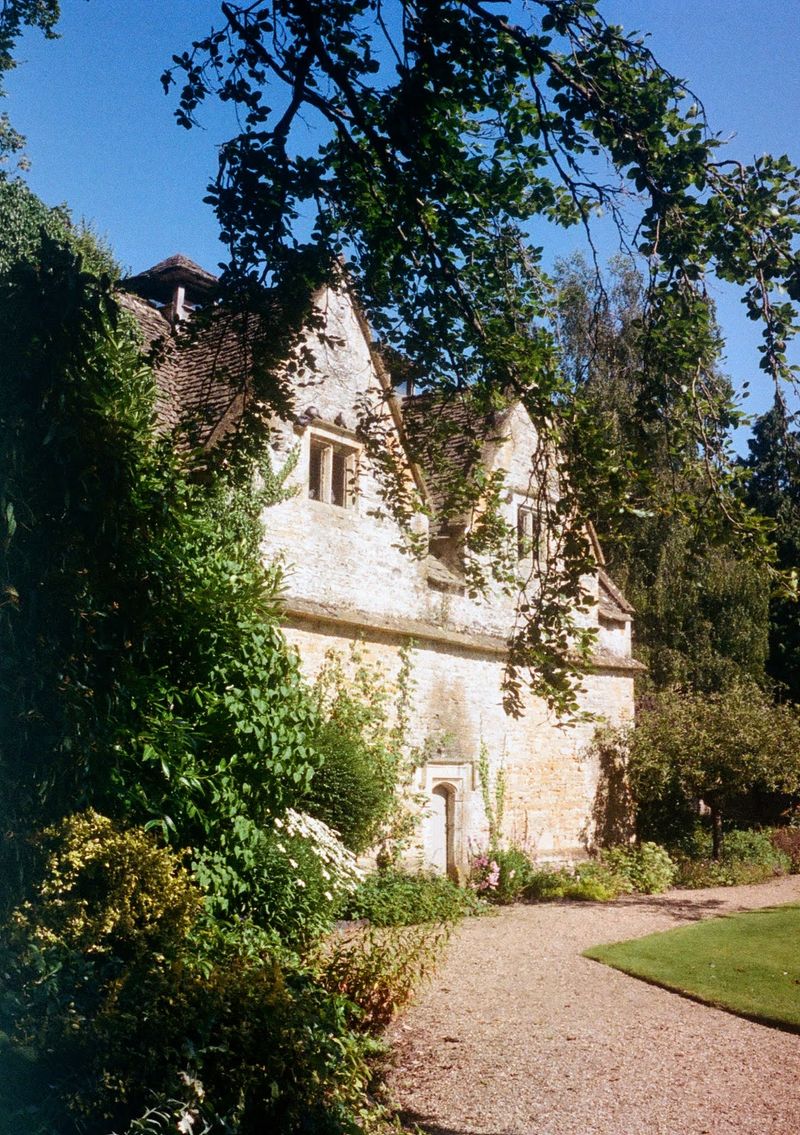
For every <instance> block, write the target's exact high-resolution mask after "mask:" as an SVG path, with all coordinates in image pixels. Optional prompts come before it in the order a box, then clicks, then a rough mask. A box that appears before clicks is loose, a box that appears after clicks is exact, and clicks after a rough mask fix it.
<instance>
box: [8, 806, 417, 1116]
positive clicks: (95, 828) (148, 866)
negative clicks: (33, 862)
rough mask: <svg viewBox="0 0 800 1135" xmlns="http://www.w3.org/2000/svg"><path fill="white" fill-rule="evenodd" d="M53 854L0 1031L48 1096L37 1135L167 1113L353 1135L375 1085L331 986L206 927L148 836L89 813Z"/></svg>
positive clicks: (281, 954) (187, 887)
mask: <svg viewBox="0 0 800 1135" xmlns="http://www.w3.org/2000/svg"><path fill="white" fill-rule="evenodd" d="M46 841H47V844H48V852H47V858H46V866H45V872H44V876H43V879H42V881H41V883H40V885H39V887H38V888H37V891H36V894H35V896H34V897H32V898H31V899H30V900H29V901H27V902H26V903H24V904H22V905H21V906H20V907H19V909H18V910H17V911H16V912H15V913H14V916H13V918H12V920H11V922H10V926H9V928H8V929H7V931H6V933H5V935H4V938H3V942H2V962H3V965H2V973H3V975H4V978H3V985H4V988H3V1002H2V1003H3V1006H4V1009H5V1015H6V1017H7V1018H8V1020H6V1021H4V1022H3V1023H4V1025H5V1026H6V1027H7V1028H8V1030H9V1031H10V1033H11V1035H12V1037H13V1040H14V1041H15V1043H16V1044H17V1045H25V1046H28V1048H29V1049H30V1050H31V1051H32V1053H33V1054H34V1055H35V1057H36V1058H37V1059H38V1072H39V1084H38V1089H39V1090H38V1091H37V1092H36V1094H34V1095H33V1096H32V1098H29V1099H28V1100H18V1101H15V1102H16V1103H18V1104H21V1105H23V1106H24V1107H26V1111H25V1120H24V1129H25V1130H26V1131H27V1132H30V1135H35V1133H37V1132H41V1135H44V1132H47V1133H48V1135H50V1133H51V1132H58V1135H77V1133H78V1132H81V1133H82V1135H107V1133H108V1131H109V1130H110V1129H111V1128H112V1127H114V1128H115V1129H117V1130H124V1129H126V1127H127V1125H128V1123H129V1122H131V1121H133V1120H134V1119H135V1117H136V1116H143V1115H145V1113H146V1112H147V1111H148V1110H151V1109H152V1108H153V1107H154V1106H156V1105H155V1102H154V1101H158V1100H161V1101H164V1103H163V1105H159V1106H160V1107H161V1110H162V1111H163V1110H164V1107H167V1111H169V1110H170V1109H172V1111H173V1112H174V1110H175V1108H178V1110H180V1108H181V1107H183V1109H184V1112H186V1113H188V1112H189V1111H191V1110H194V1111H196V1113H197V1115H198V1116H199V1117H201V1118H202V1119H203V1121H205V1120H208V1121H209V1122H212V1121H213V1123H215V1124H216V1126H215V1127H214V1130H220V1131H222V1130H232V1131H234V1130H235V1131H236V1132H237V1133H239V1135H262V1133H263V1131H265V1130H270V1131H275V1132H285V1133H294V1132H299V1131H307V1130H314V1131H320V1132H339V1131H344V1130H353V1127H354V1121H353V1119H352V1117H353V1116H354V1115H355V1114H356V1113H357V1111H358V1110H359V1108H360V1107H361V1105H362V1103H363V1092H364V1089H365V1086H366V1082H367V1077H368V1072H367V1066H366V1063H365V1061H364V1050H363V1044H362V1042H361V1040H360V1039H359V1036H358V1034H357V1033H356V1032H354V1031H353V1029H352V1027H351V1025H352V1022H353V1019H354V1012H355V1011H354V1009H353V1006H352V1005H351V1004H350V1003H349V1002H348V1001H347V1000H346V999H345V997H344V996H343V995H342V994H340V993H339V992H337V990H336V989H335V988H334V984H335V983H333V982H332V981H331V982H329V983H328V984H327V985H326V984H323V983H322V982H321V980H320V974H319V973H318V972H317V971H316V970H313V969H310V968H308V967H306V966H303V965H302V964H301V963H300V962H299V961H298V960H297V958H296V957H295V956H293V955H291V954H288V953H287V952H286V951H285V950H281V949H279V948H276V946H275V944H274V942H270V941H269V940H268V939H267V938H266V937H265V936H264V934H263V932H262V931H260V930H259V929H258V928H257V927H255V926H253V925H252V924H247V923H240V924H238V925H237V926H236V927H228V928H225V927H223V926H222V925H221V924H220V923H218V922H216V923H215V922H209V921H208V919H207V918H206V917H205V905H204V902H203V898H202V895H201V893H200V892H199V891H198V888H197V886H196V884H195V883H194V882H193V881H192V879H191V877H190V876H189V874H188V872H187V871H186V870H185V868H183V867H182V866H181V864H180V861H179V860H178V858H177V857H176V856H175V855H174V853H172V852H170V851H169V850H167V849H165V848H162V847H158V846H157V845H156V844H155V843H154V842H153V839H152V837H150V836H147V835H145V834H144V833H142V832H141V831H138V830H135V829H133V830H127V831H120V830H118V829H117V828H115V826H114V825H113V824H112V823H111V822H110V821H109V820H107V819H106V818H104V817H101V816H98V815H96V814H95V813H87V814H84V815H81V816H76V817H73V818H71V819H69V820H68V821H66V822H65V823H64V824H63V825H62V826H61V827H60V829H59V830H57V831H56V830H53V831H50V832H48V833H47V836H46ZM417 952H418V954H419V955H420V956H419V958H418V959H417V960H415V961H414V962H413V963H409V974H410V973H411V972H412V970H413V972H414V973H416V972H419V969H420V964H419V963H420V962H421V953H422V951H421V950H420V949H418V951H417ZM402 964H403V963H402V958H401V957H400V951H398V957H397V959H396V962H395V968H396V969H398V970H399V969H401V968H402ZM414 967H416V968H414ZM409 979H410V978H409ZM398 984H399V985H402V982H400V983H398ZM403 988H405V987H404V986H403ZM404 995H405V994H401V993H400V992H398V993H397V996H398V997H400V998H401V997H402V996H404ZM193 1084H194V1085H195V1086H196V1087H195V1088H192V1085H193ZM169 1100H172V1101H173V1104H169V1105H167V1101H169ZM157 1110H158V1109H157ZM348 1117H349V1118H348ZM156 1118H157V1117H155V1116H154V1117H153V1122H155V1121H156ZM198 1122H199V1120H198ZM20 1123H21V1124H22V1123H23V1120H22V1118H20ZM142 1129H144V1130H146V1129H147V1128H146V1127H145V1128H142ZM172 1129H173V1130H174V1127H173V1128H172ZM198 1129H200V1130H202V1127H199V1128H198Z"/></svg>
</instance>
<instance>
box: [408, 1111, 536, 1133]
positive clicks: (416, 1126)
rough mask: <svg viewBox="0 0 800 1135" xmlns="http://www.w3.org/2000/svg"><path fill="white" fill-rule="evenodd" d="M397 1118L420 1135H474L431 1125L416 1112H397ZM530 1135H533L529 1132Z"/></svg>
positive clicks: (471, 1131) (463, 1129)
mask: <svg viewBox="0 0 800 1135" xmlns="http://www.w3.org/2000/svg"><path fill="white" fill-rule="evenodd" d="M396 1116H397V1118H398V1119H399V1120H400V1122H401V1123H402V1124H403V1127H404V1128H405V1127H408V1128H409V1129H410V1130H412V1131H414V1130H416V1131H419V1132H420V1135H476V1132H475V1129H474V1128H468V1127H442V1126H441V1125H440V1124H438V1123H431V1122H430V1121H429V1119H428V1117H427V1116H425V1115H420V1113H419V1112H416V1111H398V1112H396ZM480 1135H508V1133H507V1132H505V1131H481V1132H480ZM530 1135H535V1132H533V1131H531V1132H530Z"/></svg>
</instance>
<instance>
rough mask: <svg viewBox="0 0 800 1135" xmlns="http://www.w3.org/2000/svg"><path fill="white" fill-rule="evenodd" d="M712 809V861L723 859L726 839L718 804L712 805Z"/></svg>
mask: <svg viewBox="0 0 800 1135" xmlns="http://www.w3.org/2000/svg"><path fill="white" fill-rule="evenodd" d="M710 807H711V857H712V859H714V860H715V861H716V860H719V859H721V858H722V852H723V850H724V837H723V834H722V812H721V811H720V810H719V808H718V807H717V806H716V804H712V805H710Z"/></svg>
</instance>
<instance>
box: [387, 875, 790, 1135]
mask: <svg viewBox="0 0 800 1135" xmlns="http://www.w3.org/2000/svg"><path fill="white" fill-rule="evenodd" d="M788 902H800V877H797V876H795V877H789V878H784V879H779V880H775V881H774V882H770V883H764V884H761V885H759V886H750V887H736V888H718V889H712V890H704V891H673V892H671V893H670V894H667V895H660V896H658V897H635V898H634V897H631V898H626V899H622V900H620V901H619V902H616V903H614V904H612V905H600V904H590V905H579V904H567V903H559V904H553V905H541V906H516V907H510V908H508V909H506V910H503V911H501V912H500V913H499V914H498V915H497V917H487V918H480V919H470V920H469V921H468V922H467V923H466V924H464V925H463V927H462V928H461V929H460V930H459V932H458V934H457V935H456V937H455V938H454V940H453V942H452V944H451V946H450V948H449V951H448V955H447V958H446V959H445V961H444V962H443V964H442V966H441V968H440V969H439V971H438V974H437V975H436V977H435V978H434V981H433V983H432V984H431V986H430V987H429V988H428V989H427V990H426V991H425V992H424V993H423V994H422V995H421V996H420V998H419V1000H418V1001H417V1003H416V1004H415V1005H414V1006H413V1007H412V1008H411V1009H410V1010H409V1011H408V1012H407V1013H406V1014H405V1015H404V1016H403V1017H402V1018H401V1019H400V1020H399V1021H398V1022H396V1023H395V1024H394V1025H393V1027H392V1029H391V1030H390V1033H389V1039H390V1041H391V1042H392V1044H393V1046H394V1052H395V1059H394V1067H393V1070H392V1071H391V1073H390V1076H389V1088H390V1092H391V1094H392V1096H393V1099H394V1101H395V1103H396V1104H397V1105H398V1106H399V1108H400V1109H401V1113H402V1115H403V1117H404V1119H405V1120H406V1121H407V1122H409V1123H411V1122H416V1123H418V1124H419V1125H420V1127H421V1128H422V1130H423V1131H426V1132H430V1133H431V1135H701V1133H702V1135H800V1082H798V1073H799V1072H800V1036H795V1035H792V1034H789V1033H784V1032H780V1031H778V1030H777V1029H771V1028H767V1027H766V1026H764V1025H758V1024H755V1023H753V1022H750V1021H746V1020H743V1019H741V1018H739V1017H735V1016H733V1015H732V1014H730V1013H724V1012H722V1011H720V1010H717V1009H711V1008H709V1007H707V1006H704V1005H699V1004H697V1003H695V1002H693V1001H688V1000H686V999H685V998H683V997H679V996H677V995H676V994H672V993H668V992H667V991H666V990H662V989H658V988H656V987H654V986H651V985H647V984H645V983H644V982H641V981H637V980H636V979H635V978H632V977H628V976H626V975H625V974H622V973H619V972H617V971H616V970H612V969H609V968H608V967H606V966H603V965H599V964H598V963H597V962H591V961H589V960H588V959H586V958H582V957H581V956H580V953H581V951H582V950H584V949H586V948H587V947H588V946H591V945H597V944H598V943H600V942H616V941H621V940H623V939H625V938H634V937H639V936H642V935H644V934H650V933H652V932H653V931H656V930H667V929H671V928H672V927H675V926H679V925H681V924H683V923H686V922H690V921H693V920H696V919H699V918H707V917H711V916H712V915H715V914H720V913H723V912H725V911H728V910H747V909H752V908H755V907H763V906H771V905H773V904H778V903H788ZM798 949H799V951H800V943H798Z"/></svg>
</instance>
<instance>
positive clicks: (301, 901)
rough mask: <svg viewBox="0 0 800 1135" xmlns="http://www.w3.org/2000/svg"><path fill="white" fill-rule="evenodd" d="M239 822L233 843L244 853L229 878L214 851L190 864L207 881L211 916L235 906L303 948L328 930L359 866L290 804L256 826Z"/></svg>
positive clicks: (315, 822)
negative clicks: (230, 898) (245, 856)
mask: <svg viewBox="0 0 800 1135" xmlns="http://www.w3.org/2000/svg"><path fill="white" fill-rule="evenodd" d="M246 823H247V821H245V820H244V819H242V818H240V819H239V821H238V824H239V827H240V829H242V830H239V831H238V832H237V833H236V843H237V847H238V848H239V849H240V854H241V849H247V851H248V859H247V861H246V862H245V863H242V864H239V865H238V866H237V870H236V873H235V876H234V877H233V878H227V877H225V872H226V871H227V869H228V861H227V858H226V857H225V856H218V855H217V854H215V853H214V852H206V853H201V854H200V855H199V856H198V857H197V859H196V861H195V862H194V864H193V867H194V871H195V875H196V877H197V878H198V880H199V881H200V882H201V883H202V884H204V885H206V886H208V885H209V884H211V895H210V897H209V904H208V905H209V910H210V911H211V913H212V914H213V915H215V916H226V915H228V914H230V913H231V910H234V911H236V912H237V913H238V914H239V915H244V916H245V917H248V918H250V919H251V920H252V921H253V922H254V923H256V924H258V925H259V926H261V927H262V928H264V929H265V930H268V931H270V932H271V933H272V934H273V935H274V936H275V938H276V939H279V940H280V941H281V942H283V943H284V944H285V945H288V946H289V947H291V948H297V949H302V948H303V947H305V946H308V945H309V944H310V943H311V942H313V941H314V939H315V938H318V937H319V936H320V935H322V934H324V933H325V932H326V931H328V930H330V928H331V925H332V923H333V920H334V918H335V917H336V914H337V911H338V910H339V908H340V907H341V904H342V901H343V900H344V898H345V896H346V895H348V894H349V893H350V892H352V891H353V890H355V888H356V887H357V886H358V885H359V883H360V881H361V879H362V876H363V872H362V871H361V870H360V869H359V867H358V865H357V863H356V860H355V857H354V856H353V854H352V852H350V851H349V850H348V849H347V848H346V847H345V846H344V845H343V844H342V843H341V842H340V840H339V839H338V837H337V835H336V833H335V832H333V831H332V830H331V829H330V828H328V827H327V825H325V824H324V823H323V822H322V821H321V820H318V819H316V818H313V817H311V816H307V815H305V814H303V813H299V812H296V811H294V810H293V809H289V810H288V811H287V812H286V813H285V815H284V816H283V817H277V818H276V819H274V820H273V821H272V823H271V824H270V825H269V826H266V827H263V828H259V827H256V826H255V825H253V824H250V825H249V827H248V828H247V829H246V830H245V825H246ZM220 875H222V878H221V879H220V878H219V876H220ZM231 893H232V894H233V903H232V904H229V902H228V895H230V894H231Z"/></svg>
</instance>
